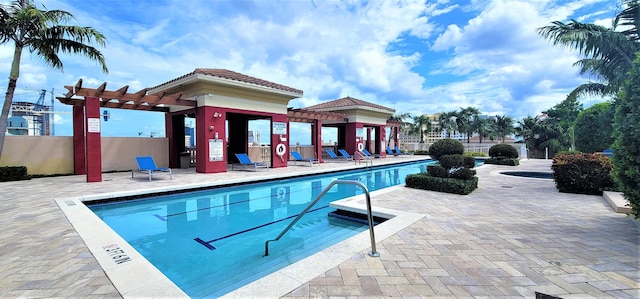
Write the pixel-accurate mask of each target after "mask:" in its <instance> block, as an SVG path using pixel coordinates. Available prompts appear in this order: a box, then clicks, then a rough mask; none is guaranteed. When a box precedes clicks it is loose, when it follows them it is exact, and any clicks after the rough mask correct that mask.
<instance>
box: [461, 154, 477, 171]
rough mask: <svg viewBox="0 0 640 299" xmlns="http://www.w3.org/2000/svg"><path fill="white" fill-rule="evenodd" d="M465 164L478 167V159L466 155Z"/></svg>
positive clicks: (468, 166) (465, 165) (469, 166)
mask: <svg viewBox="0 0 640 299" xmlns="http://www.w3.org/2000/svg"><path fill="white" fill-rule="evenodd" d="M463 166H464V167H466V168H474V167H476V159H475V158H474V157H467V156H465V157H464V163H463Z"/></svg>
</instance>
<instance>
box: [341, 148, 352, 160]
mask: <svg viewBox="0 0 640 299" xmlns="http://www.w3.org/2000/svg"><path fill="white" fill-rule="evenodd" d="M338 152H339V153H340V155H341V156H342V157H344V158H345V159H346V160H347V161H351V160H353V156H351V155H349V153H347V151H346V150H343V149H339V150H338Z"/></svg>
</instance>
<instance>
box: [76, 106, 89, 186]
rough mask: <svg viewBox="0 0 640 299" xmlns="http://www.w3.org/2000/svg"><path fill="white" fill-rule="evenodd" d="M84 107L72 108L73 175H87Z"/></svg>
mask: <svg viewBox="0 0 640 299" xmlns="http://www.w3.org/2000/svg"><path fill="white" fill-rule="evenodd" d="M84 122H85V120H84V106H73V173H74V174H87V164H86V163H87V162H86V159H85V145H84V142H85V140H84Z"/></svg>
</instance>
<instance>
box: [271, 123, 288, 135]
mask: <svg viewBox="0 0 640 299" xmlns="http://www.w3.org/2000/svg"><path fill="white" fill-rule="evenodd" d="M271 127H272V129H271V131H272V132H271V134H274V135H286V134H287V123H280V122H273V123H272V124H271Z"/></svg>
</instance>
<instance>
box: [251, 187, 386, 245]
mask: <svg viewBox="0 0 640 299" xmlns="http://www.w3.org/2000/svg"><path fill="white" fill-rule="evenodd" d="M337 184H350V185H356V186H360V187H361V188H362V189H363V190H364V194H365V196H366V198H367V220H368V222H369V237H370V238H371V251H370V252H369V256H372V257H379V256H380V253H378V252H377V251H376V237H375V234H374V232H373V214H372V213H371V196H369V190H368V189H367V186H365V185H364V184H363V183H361V182H359V181H349V180H335V181H333V182H331V183H329V185H328V186H327V187H326V188H324V190H322V192H321V193H320V194H319V195H318V196H316V198H315V199H314V200H313V201H312V202H311V203H310V204H309V205H308V206H307V207H306V208H305V209H304V211H302V212H301V213H300V214H298V217H296V219H294V220H293V221H292V222H291V223H290V224H289V226H287V227H286V228H285V229H283V230H282V232H280V234H279V235H278V236H277V237H276V238H275V239H273V240H268V241H266V242H265V243H264V256H268V255H269V242H274V241H278V240H280V238H282V236H284V234H285V233H287V232H288V231H289V230H290V229H291V228H292V227H293V226H294V225H295V224H296V222H298V220H300V218H302V216H304V214H306V213H307V212H308V211H309V210H310V209H311V207H313V206H314V205H315V204H316V203H317V202H318V201H319V200H320V199H321V198H322V197H323V196H324V195H325V194H327V192H329V190H330V189H331V188H332V187H333V186H334V185H337Z"/></svg>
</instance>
